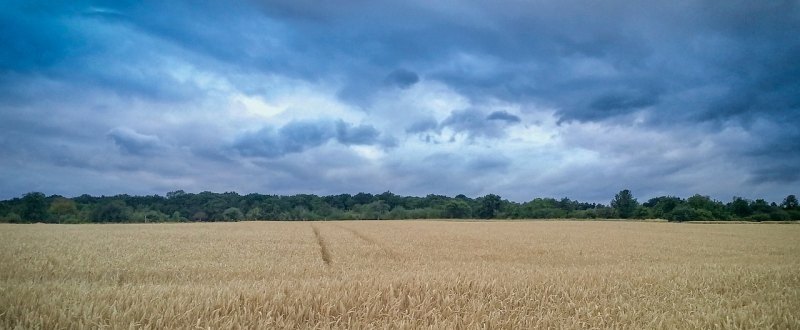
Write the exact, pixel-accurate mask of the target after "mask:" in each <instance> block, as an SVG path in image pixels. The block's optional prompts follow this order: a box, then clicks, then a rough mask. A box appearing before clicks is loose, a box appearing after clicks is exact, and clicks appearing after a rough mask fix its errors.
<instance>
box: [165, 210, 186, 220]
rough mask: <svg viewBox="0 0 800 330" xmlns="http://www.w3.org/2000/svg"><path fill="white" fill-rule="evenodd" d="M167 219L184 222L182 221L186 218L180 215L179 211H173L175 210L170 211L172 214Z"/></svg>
mask: <svg viewBox="0 0 800 330" xmlns="http://www.w3.org/2000/svg"><path fill="white" fill-rule="evenodd" d="M169 221H174V222H184V221H186V218H184V217H183V216H182V215H181V212H179V211H175V212H172V215H171V216H170V217H169Z"/></svg>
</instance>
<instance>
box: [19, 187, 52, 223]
mask: <svg viewBox="0 0 800 330" xmlns="http://www.w3.org/2000/svg"><path fill="white" fill-rule="evenodd" d="M20 216H22V220H23V221H30V222H33V221H45V220H47V217H48V213H47V201H46V197H45V195H44V194H43V193H40V192H30V193H27V194H25V196H23V197H22V214H20Z"/></svg>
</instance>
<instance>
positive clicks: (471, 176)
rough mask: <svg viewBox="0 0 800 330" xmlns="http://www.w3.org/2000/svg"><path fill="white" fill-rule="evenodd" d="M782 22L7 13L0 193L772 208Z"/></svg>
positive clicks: (791, 8) (779, 149)
mask: <svg viewBox="0 0 800 330" xmlns="http://www.w3.org/2000/svg"><path fill="white" fill-rule="evenodd" d="M798 13H800V11H798V4H797V3H796V2H793V1H778V2H774V1H772V2H769V1H762V2H758V1H756V2H753V1H738V0H736V1H727V2H725V3H723V4H720V3H712V2H709V1H704V0H689V1H678V2H630V1H621V0H611V1H603V2H596V3H591V4H587V3H585V2H584V1H580V0H566V1H558V2H527V3H519V2H515V1H506V0H501V1H499V2H492V3H482V2H469V3H465V2H453V1H444V2H430V1H419V0H412V1H405V2H398V1H386V0H377V1H370V2H364V1H344V2H341V3H337V4H335V5H333V4H320V3H317V2H314V1H283V0H281V1H249V0H242V1H239V0H234V1H233V2H232V3H225V4H222V3H213V2H210V3H203V4H197V3H192V2H187V1H182V0H178V1H171V2H144V3H140V2H114V3H104V4H102V5H98V4H92V3H87V2H82V1H78V2H67V1H55V2H52V3H48V5H47V6H31V5H30V4H29V3H27V2H25V1H16V0H12V1H11V2H6V3H3V4H2V5H0V40H3V46H4V48H3V50H4V51H2V52H0V127H2V128H3V130H2V131H3V132H4V133H3V134H0V155H2V157H0V173H14V174H5V175H0V181H2V182H10V183H9V184H8V185H4V187H3V189H2V190H0V194H2V195H3V196H15V195H17V194H19V193H24V192H26V191H28V190H29V189H30V188H26V187H42V189H43V190H46V189H45V188H47V187H50V186H52V187H59V188H58V189H63V190H60V191H58V192H59V193H63V194H70V193H76V194H80V193H84V192H88V193H95V192H102V193H106V192H109V191H111V190H115V189H116V190H115V191H117V192H145V193H157V192H160V193H163V192H164V191H161V190H159V189H164V190H168V189H170V187H172V186H181V185H184V186H186V187H193V188H196V189H199V190H248V189H250V190H251V191H252V190H259V189H275V190H269V191H275V192H290V191H297V192H301V191H299V189H311V190H313V191H327V192H332V193H336V192H340V191H341V190H351V191H352V190H359V189H362V190H371V189H374V185H375V183H376V182H380V184H381V185H386V187H382V188H380V189H378V191H377V192H381V191H385V190H387V189H391V190H392V191H396V192H398V193H403V192H405V193H419V194H427V193H430V192H436V193H447V194H455V193H467V194H471V195H472V194H482V193H485V192H496V193H499V194H501V195H503V196H509V197H513V198H517V199H525V198H527V197H530V196H531V195H536V194H539V193H541V194H543V195H549V194H559V195H565V196H569V197H571V198H578V199H582V198H588V199H593V200H595V201H602V202H607V200H608V198H609V196H612V195H613V193H615V192H616V190H618V189H619V188H622V187H619V186H620V185H623V184H624V185H626V186H629V187H628V188H632V189H634V193H637V192H641V194H644V195H649V194H657V193H673V194H682V193H684V192H686V193H694V192H699V193H708V194H712V195H713V194H717V195H720V196H722V195H724V194H726V193H727V192H731V193H739V194H742V195H744V193H742V192H748V193H753V194H756V193H761V194H764V197H768V198H773V199H775V198H778V197H776V196H780V195H785V194H787V193H797V192H794V191H791V190H792V189H794V187H795V186H796V183H797V182H798V180H800V179H798V177H797V175H795V174H793V173H797V172H798V171H800V168H798V166H797V165H795V164H800V159H799V158H798V157H800V156H798V152H797V150H798V148H799V147H798V146H797V143H794V142H792V141H798V140H800V136H798V134H797V129H796V127H798V126H800V117H798V116H797V115H796V114H797V112H798V109H800V93H798V92H797V91H798V90H800V79H798V77H800V39H798V38H797V37H796V35H798V34H800V14H798ZM742 17H747V19H745V20H743V19H742ZM409 22H413V24H411V23H409ZM420 36H425V38H420ZM242 100H244V101H242ZM308 109H313V110H308ZM331 118H333V119H331ZM133 123H135V125H134V124H133ZM109 128H114V129H111V130H109ZM92 155H98V156H92ZM156 156H157V157H156ZM104 159H107V160H104ZM355 162H358V163H359V165H358V168H357V171H356V172H358V173H357V174H358V175H350V174H348V175H345V174H347V173H348V166H346V165H343V164H351V166H353V165H352V164H353V163H355ZM23 167H24V168H23ZM28 168H30V169H31V170H30V171H27V170H26V169H28ZM33 169H36V170H37V171H38V172H37V171H34V170H33ZM26 171H27V172H26ZM36 173H47V174H48V177H53V178H57V177H68V179H67V178H65V179H63V180H61V181H59V180H56V179H45V178H42V175H36ZM207 173H226V174H225V175H222V174H220V175H219V176H218V177H215V178H210V177H209V176H208V175H207ZM12 176H13V177H12ZM95 178H99V179H95ZM113 178H122V179H113ZM337 178H345V179H337ZM465 178H466V179H465ZM123 179H124V180H123ZM126 181H127V182H137V184H136V185H126V183H125V182H126ZM106 182H108V183H109V184H116V185H117V186H116V188H113V187H106V186H105V185H106ZM256 182H272V183H274V185H270V184H266V183H256ZM314 182H318V183H319V184H318V185H314V184H313V183H314ZM584 182H592V184H591V185H589V186H587V185H586V184H585V183H584ZM530 186H534V187H535V188H530ZM293 187H297V188H293ZM127 189H130V191H128V190H127ZM490 190H494V191H490ZM695 190H696V191H695ZM262 192H263V191H262ZM637 196H639V194H638V193H637ZM781 198H782V197H781Z"/></svg>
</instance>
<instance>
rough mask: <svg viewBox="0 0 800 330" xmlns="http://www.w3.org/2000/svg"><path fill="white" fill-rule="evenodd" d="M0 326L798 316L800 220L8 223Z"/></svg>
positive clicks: (368, 324) (638, 322)
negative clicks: (794, 222) (757, 222)
mask: <svg viewBox="0 0 800 330" xmlns="http://www.w3.org/2000/svg"><path fill="white" fill-rule="evenodd" d="M0 265H2V266H0V328H7V329H13V328H47V329H54V328H96V327H112V328H123V327H134V328H145V329H163V328H195V327H201V328H310V327H313V328H355V329H358V328H414V329H418V328H436V329H440V328H470V329H471V328H515V329H522V328H628V329H643V328H648V329H649V328H670V329H671V328H758V329H763V328H780V329H787V328H800V226H798V225H788V224H787V225H781V224H771V225H752V224H730V225H705V224H673V223H646V222H569V221H552V222H551V221H533V222H492V223H489V222H449V221H403V222H395V221H364V222H317V223H313V224H312V223H307V222H244V223H207V224H158V225H154V224H138V225H75V226H64V225H2V226H0Z"/></svg>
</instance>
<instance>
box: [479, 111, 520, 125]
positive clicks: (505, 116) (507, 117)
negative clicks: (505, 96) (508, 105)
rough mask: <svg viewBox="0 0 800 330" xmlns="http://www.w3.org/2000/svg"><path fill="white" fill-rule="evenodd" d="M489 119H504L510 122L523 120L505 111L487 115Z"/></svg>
mask: <svg viewBox="0 0 800 330" xmlns="http://www.w3.org/2000/svg"><path fill="white" fill-rule="evenodd" d="M486 119H487V120H502V121H505V122H508V123H519V122H520V121H522V120H521V119H519V117H518V116H515V115H512V114H510V113H508V112H505V111H495V112H492V113H490V114H489V115H488V116H486Z"/></svg>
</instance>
